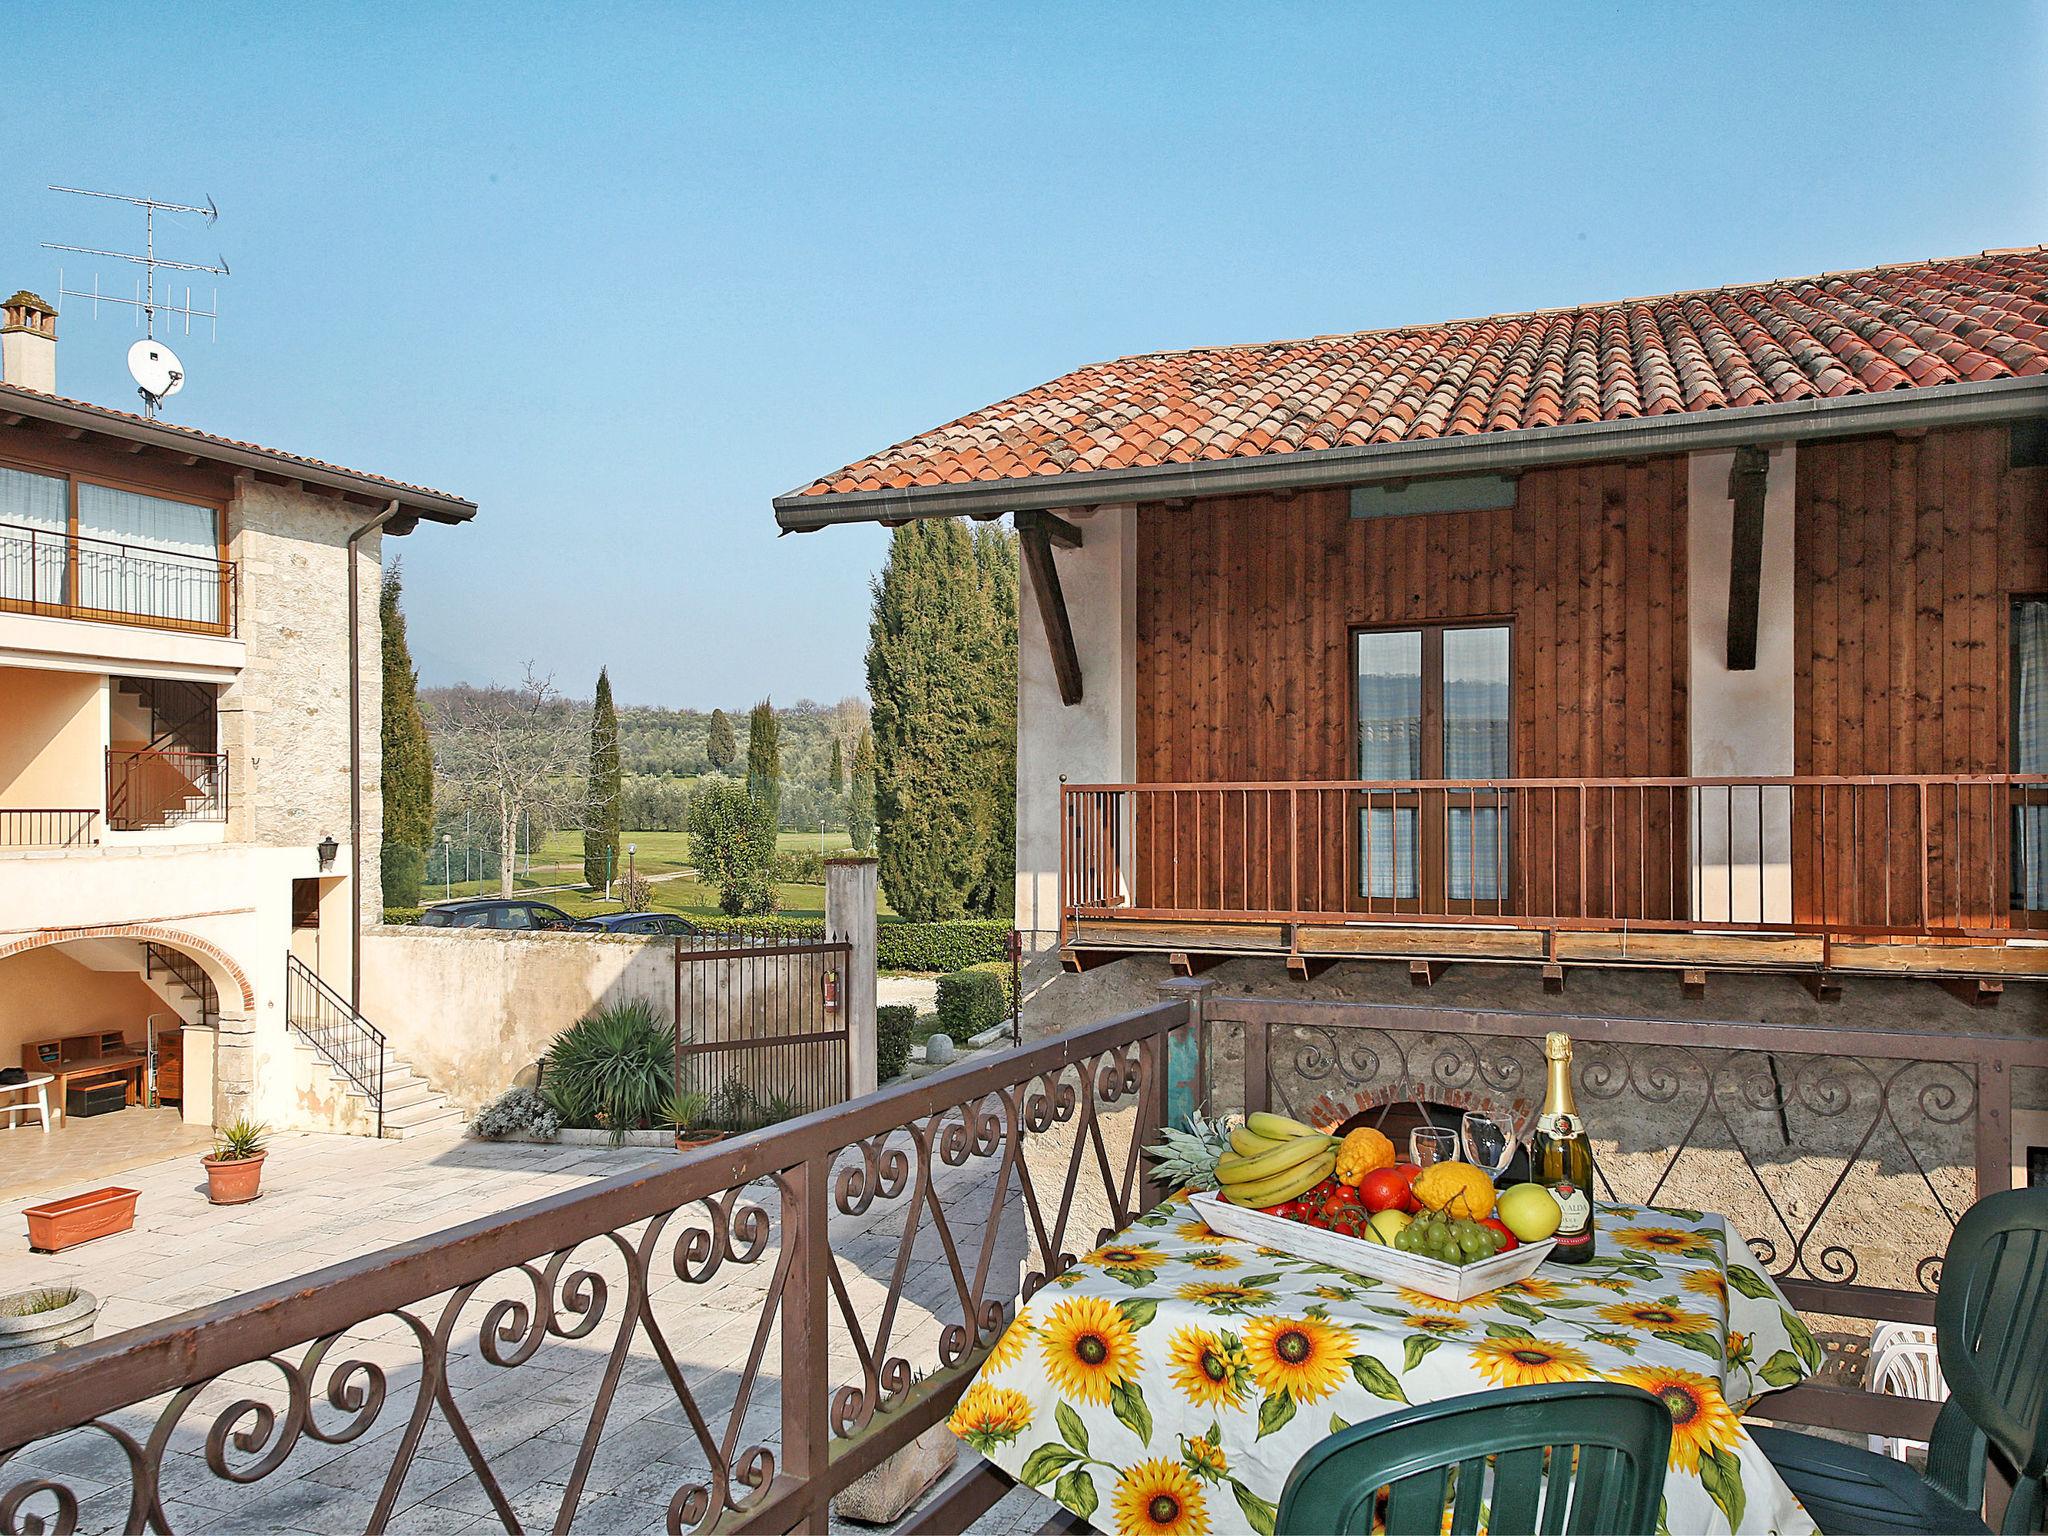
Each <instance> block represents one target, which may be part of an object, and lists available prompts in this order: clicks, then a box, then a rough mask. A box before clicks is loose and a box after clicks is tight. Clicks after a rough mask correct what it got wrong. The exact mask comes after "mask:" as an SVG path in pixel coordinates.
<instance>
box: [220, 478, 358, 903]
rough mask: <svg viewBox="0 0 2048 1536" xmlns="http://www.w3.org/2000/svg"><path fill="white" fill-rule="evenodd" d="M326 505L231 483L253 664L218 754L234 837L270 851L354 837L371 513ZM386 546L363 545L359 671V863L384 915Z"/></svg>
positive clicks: (226, 699)
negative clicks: (353, 661) (351, 575)
mask: <svg viewBox="0 0 2048 1536" xmlns="http://www.w3.org/2000/svg"><path fill="white" fill-rule="evenodd" d="M373 515H374V514H373V513H371V512H370V511H369V510H368V509H366V508H363V507H360V506H355V505H352V504H344V503H342V502H339V501H336V500H334V499H332V498H330V497H324V496H311V495H308V494H306V493H305V492H303V491H296V490H290V489H287V488H284V487H281V486H275V485H267V484H263V483H261V482H258V481H256V480H253V479H251V478H248V477H246V476H245V477H243V478H242V479H240V480H238V481H237V483H236V490H235V496H234V499H233V500H232V501H231V502H230V504H229V506H228V540H229V554H230V556H231V557H232V558H233V559H234V560H235V561H236V562H237V565H238V567H239V573H240V583H241V587H240V593H239V602H240V604H241V613H240V632H241V635H242V638H243V639H244V641H245V642H246V644H247V648H248V659H247V661H246V663H245V665H244V667H243V670H242V673H241V675H240V677H239V678H237V680H236V681H235V682H234V683H232V684H230V685H229V686H228V687H227V688H226V689H225V690H224V691H223V693H222V696H221V705H220V708H221V749H222V750H223V751H224V752H226V753H227V754H228V755H229V773H230V776H231V777H230V796H229V806H230V821H229V829H228V835H229V837H230V838H231V839H232V840H234V841H238V842H251V843H260V844H264V845H267V846H271V847H311V846H313V845H314V844H316V843H318V842H319V841H320V840H321V839H322V838H323V837H332V838H333V839H334V840H335V841H336V842H337V843H340V844H342V845H343V853H342V855H341V858H342V861H343V862H342V864H341V867H342V868H343V869H344V870H345V869H346V868H347V863H346V860H347V858H348V849H347V844H348V841H349V775H348V587H347V585H346V581H347V541H348V535H349V532H350V530H352V529H354V528H357V527H359V526H361V524H362V523H363V522H364V521H365V520H367V519H368V518H369V517H371V516H373ZM380 550H381V540H380V536H379V535H377V534H371V535H369V536H368V537H367V538H365V539H364V540H363V541H362V542H361V544H360V545H359V546H358V552H357V558H356V581H357V601H358V618H359V623H358V634H359V639H360V647H361V658H360V663H359V665H360V667H361V672H362V736H361V745H362V759H361V772H362V775H363V839H362V844H363V845H362V847H361V848H360V849H358V850H356V854H357V859H356V866H357V868H358V870H359V871H360V878H362V879H363V881H364V894H365V901H364V910H365V912H366V914H368V915H369V920H370V921H372V922H374V921H376V911H377V905H376V902H375V900H374V896H375V893H376V892H377V890H378V887H379V874H378V869H377V860H378V849H379V845H380V843H381V841H382V827H383V807H382V797H381V793H380V780H381V777H382V762H381V754H380V751H379V741H380V732H381V715H380V709H381V701H382V694H381V688H380V685H379V676H380V672H379V656H380V655H381V637H380V634H379V627H378V620H377V591H378V584H379V582H380V580H381V579H382V568H381V563H380V561H381V554H380Z"/></svg>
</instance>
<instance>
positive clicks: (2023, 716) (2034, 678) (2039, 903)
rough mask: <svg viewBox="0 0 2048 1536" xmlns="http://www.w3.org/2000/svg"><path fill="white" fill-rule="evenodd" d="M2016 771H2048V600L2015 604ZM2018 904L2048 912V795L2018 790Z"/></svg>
mask: <svg viewBox="0 0 2048 1536" xmlns="http://www.w3.org/2000/svg"><path fill="white" fill-rule="evenodd" d="M2012 771H2013V772H2014V773H2048V599H2043V598H2038V597H2028V598H2021V599H2020V600H2019V601H2017V602H2015V603H2014V604H2013V605H2012ZM2013 802H2014V803H2013V808H2012V887H2013V895H2012V899H2013V905H2015V906H2017V907H2020V908H2022V909H2024V910H2026V911H2029V912H2048V794H2044V793H2043V792H2042V791H2040V790H2026V789H2019V790H2015V791H2014V794H2013Z"/></svg>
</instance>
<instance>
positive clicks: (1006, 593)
mask: <svg viewBox="0 0 2048 1536" xmlns="http://www.w3.org/2000/svg"><path fill="white" fill-rule="evenodd" d="M974 559H975V570H976V575H977V577H978V578H979V581H980V586H981V609H982V629H981V632H980V635H979V637H978V640H979V643H978V645H977V646H976V650H975V659H976V662H977V666H978V670H979V672H980V674H981V704H982V710H981V715H980V718H979V719H978V720H977V721H976V741H975V743H974V749H973V757H974V760H975V769H976V771H975V776H974V784H975V789H976V804H977V808H978V815H977V831H978V833H979V836H980V841H981V868H980V871H979V874H978V878H977V879H976V881H975V884H974V887H973V889H972V891H971V892H970V894H969V899H968V905H969V907H970V908H972V910H974V911H975V912H977V913H979V914H980V915H982V916H984V917H1001V916H1003V915H1005V914H1007V913H1009V912H1012V911H1013V910H1014V909H1015V891H1016V879H1017V538H1016V535H1015V534H1013V533H1011V532H1009V531H1008V530H1007V529H1005V528H1004V527H1002V525H1001V524H988V525H985V526H982V527H979V528H976V529H975V531H974Z"/></svg>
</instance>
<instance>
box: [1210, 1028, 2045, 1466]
mask: <svg viewBox="0 0 2048 1536" xmlns="http://www.w3.org/2000/svg"><path fill="white" fill-rule="evenodd" d="M1203 1015H1204V1020H1205V1027H1206V1029H1207V1031H1208V1033H1209V1036H1210V1040H1209V1054H1210V1058H1211V1060H1217V1059H1219V1058H1221V1057H1226V1056H1237V1057H1240V1059H1241V1060H1242V1063H1243V1077H1242V1093H1243V1102H1244V1104H1245V1107H1246V1108H1247V1109H1269V1108H1280V1109H1282V1110H1283V1111H1285V1112H1288V1113H1292V1114H1297V1115H1300V1116H1301V1117H1303V1118H1305V1119H1309V1120H1314V1121H1317V1122H1318V1123H1329V1124H1336V1123H1340V1122H1341V1121H1343V1120H1344V1119H1346V1118H1347V1117H1349V1116H1351V1115H1354V1114H1360V1113H1363V1114H1365V1115H1366V1116H1367V1117H1368V1120H1369V1123H1374V1124H1379V1125H1381V1126H1382V1127H1383V1128H1387V1129H1390V1130H1394V1131H1397V1132H1398V1131H1399V1130H1400V1129H1401V1128H1402V1127H1403V1126H1404V1125H1406V1124H1410V1123H1415V1122H1418V1121H1419V1120H1420V1118H1421V1117H1422V1115H1423V1113H1424V1111H1425V1110H1426V1109H1427V1110H1434V1111H1435V1112H1436V1115H1437V1118H1438V1119H1439V1120H1443V1119H1445V1118H1450V1120H1451V1123H1453V1124H1455V1116H1456V1115H1457V1113H1458V1112H1460V1111H1463V1110H1466V1109H1492V1110H1497V1111H1504V1112H1506V1113H1507V1114H1508V1115H1509V1116H1511V1117H1512V1118H1515V1119H1517V1120H1519V1121H1520V1123H1521V1125H1522V1127H1523V1130H1524V1131H1525V1132H1526V1131H1527V1129H1528V1128H1529V1127H1530V1125H1531V1124H1532V1123H1533V1120H1534V1117H1535V1114H1536V1111H1537V1110H1538V1108H1539V1107H1540V1105H1541V1101H1542V1097H1543V1091H1544V1083H1545V1074H1544V1062H1543V1036H1544V1035H1545V1034H1546V1033H1548V1032H1549V1031H1552V1030H1564V1031H1566V1032H1567V1033H1569V1034H1570V1035H1571V1036H1572V1037H1573V1041H1574V1046H1575V1048H1574V1053H1573V1063H1572V1065H1573V1075H1574V1084H1575V1088H1576V1091H1577V1095H1578V1100H1579V1108H1580V1111H1581V1112H1582V1114H1583V1116H1584V1118H1585V1120H1586V1123H1587V1125H1588V1128H1589V1131H1590V1133H1591V1135H1592V1137H1593V1140H1594V1145H1595V1154H1596V1183H1597V1189H1596V1194H1597V1195H1598V1197H1599V1198H1601V1199H1603V1200H1616V1201H1621V1202H1624V1203H1634V1204H1640V1205H1664V1206H1679V1207H1682V1208H1697V1209H1706V1210H1715V1211H1719V1212H1722V1213H1723V1214H1725V1215H1726V1216H1728V1218H1729V1220H1730V1223H1731V1225H1732V1226H1733V1227H1734V1229H1735V1230H1736V1231H1738V1232H1739V1233H1741V1234H1742V1235H1743V1237H1745V1238H1746V1239H1747V1240H1748V1242H1749V1244H1750V1247H1751V1248H1752V1249H1753V1250H1754V1251H1755V1253H1756V1255H1757V1257H1758V1259H1759V1260H1760V1261H1761V1262H1762V1263H1763V1264H1764V1266H1765V1267H1766V1268H1767V1269H1769V1270H1770V1272H1771V1273H1772V1275H1773V1276H1774V1277H1775V1278H1776V1279H1777V1281H1778V1283H1779V1284H1780V1285H1781V1286H1782V1287H1783V1289H1784V1291H1785V1294H1786V1296H1787V1298H1789V1299H1790V1300H1791V1302H1792V1303H1793V1305H1794V1306H1796V1307H1798V1308H1800V1309H1801V1310H1802V1311H1804V1312H1807V1313H1810V1314H1813V1315H1814V1316H1815V1317H1816V1318H1819V1317H1830V1318H1851V1319H1859V1318H1860V1319H1865V1320H1877V1319H1889V1320H1892V1321H1898V1322H1911V1323H1923V1324H1931V1323H1932V1322H1933V1320H1934V1292H1935V1290H1936V1288H1937V1286H1938V1284H1939V1282H1940V1278H1941V1256H1942V1252H1943V1250H1944V1249H1945V1248H1946V1246H1947V1244H1948V1238H1949V1235H1950V1233H1951V1232H1953V1230H1954V1228H1955V1223H1956V1220H1957V1218H1958V1217H1959V1216H1960V1215H1961V1214H1962V1212H1963V1211H1964V1210H1965V1209H1967V1208H1968V1207H1969V1206H1970V1205H1971V1204H1972V1203H1974V1202H1975V1201H1976V1200H1978V1199H1979V1198H1981V1197H1982V1196H1984V1195H1986V1194H1989V1193H1991V1192H1993V1191H1994V1190H2000V1189H2006V1188H2010V1187H2011V1184H2012V1170H2013V1144H2012V1101H2013V1078H2014V1076H2015V1073H2016V1072H2018V1071H2024V1070H2028V1069H2032V1070H2035V1071H2040V1070H2042V1069H2048V1042H2042V1041H2038V1040H2016V1039H2011V1038H2008V1037H2003V1036H1993V1035H1975V1034H1965V1033H1961V1032H1954V1033H1942V1034H1920V1033H1913V1032H1908V1031H1895V1030H1884V1029H1861V1030H1859V1029H1818V1028H1812V1027H1808V1026H1797V1025H1778V1024H1745V1023H1739V1022H1730V1023H1720V1022H1715V1023H1681V1022H1676V1021H1672V1020H1665V1019H1655V1020H1652V1019H1616V1018H1599V1017H1585V1016H1560V1015H1548V1014H1529V1013H1507V1012H1492V1011H1482V1012H1468V1011H1460V1010H1455V1009H1448V1008H1415V1007H1405V1006H1394V1005H1382V1004H1368V1003H1343V1002H1297V1001H1286V1000H1279V999H1266V998H1245V997H1234V998H1210V999H1208V1000H1207V1001H1206V1002H1205V1004H1204V1006H1203ZM1211 1086H1212V1091H1213V1090H1214V1088H1215V1087H1216V1085H1215V1084H1213V1083H1212V1085H1211ZM1402 1139H1404V1140H1405V1138H1402ZM1760 1411H1761V1412H1763V1413H1765V1414H1766V1416H1768V1417H1771V1418H1781V1417H1783V1418H1788V1419H1790V1420H1793V1421H1798V1422H1806V1423H1815V1424H1826V1425H1829V1426H1831V1427H1834V1428H1840V1429H1847V1430H1857V1431H1869V1432H1873V1433H1874V1432H1879V1431H1881V1430H1883V1424H1882V1423H1881V1422H1877V1421H1879V1420H1882V1419H1883V1418H1884V1417H1885V1416H1886V1415H1888V1414H1889V1415H1899V1414H1912V1413H1919V1412H1920V1408H1919V1407H1918V1406H1916V1405H1911V1404H1902V1403H1901V1402H1900V1400H1899V1399H1896V1398H1883V1399H1872V1398H1871V1397H1870V1395H1869V1394H1868V1393H1864V1392H1859V1391H1853V1390H1846V1389H1843V1388H1841V1387H1833V1386H1827V1385H1809V1386H1803V1387H1800V1388H1797V1389H1795V1390H1794V1391H1791V1392H1784V1393H1779V1394H1776V1395H1774V1396H1772V1397H1771V1398H1770V1399H1769V1400H1768V1404H1767V1406H1766V1407H1764V1408H1762V1409H1761V1410H1760ZM1925 1417H1926V1418H1928V1419H1929V1420H1931V1417H1932V1405H1928V1406H1927V1411H1926V1414H1925ZM1893 1422H1895V1423H1896V1422H1897V1420H1896V1419H1894V1420H1893ZM1926 1427H1927V1426H1926V1425H1925V1424H1922V1425H1921V1426H1920V1428H1919V1431H1918V1433H1919V1434H1920V1436H1921V1437H1922V1438H1924V1436H1925V1430H1926ZM1884 1432H1887V1433H1892V1434H1899V1433H1907V1432H1909V1431H1904V1430H1900V1429H1896V1428H1895V1429H1892V1430H1888V1431H1884Z"/></svg>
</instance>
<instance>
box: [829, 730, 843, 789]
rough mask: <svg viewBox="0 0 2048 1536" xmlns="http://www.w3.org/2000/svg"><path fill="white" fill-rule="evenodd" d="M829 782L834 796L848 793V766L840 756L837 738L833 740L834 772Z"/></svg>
mask: <svg viewBox="0 0 2048 1536" xmlns="http://www.w3.org/2000/svg"><path fill="white" fill-rule="evenodd" d="M827 782H828V783H829V784H830V786H831V789H832V793H833V794H835V795H843V794H845V793H846V764H845V763H844V762H843V761H842V760H841V758H840V756H839V738H838V737H837V736H834V737H833V738H832V772H831V774H830V776H829V778H828V779H827Z"/></svg>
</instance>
